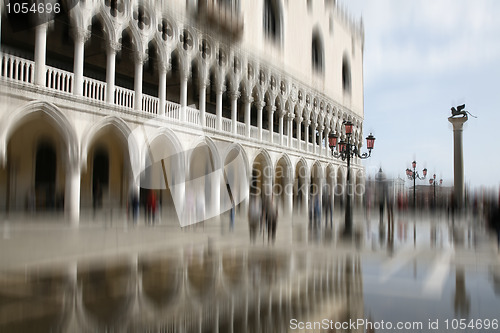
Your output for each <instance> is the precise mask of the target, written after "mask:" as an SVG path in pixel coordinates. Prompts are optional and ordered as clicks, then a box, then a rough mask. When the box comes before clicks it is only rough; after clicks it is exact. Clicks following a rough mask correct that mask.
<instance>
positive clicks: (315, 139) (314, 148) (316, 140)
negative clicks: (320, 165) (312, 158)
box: [311, 122, 318, 154]
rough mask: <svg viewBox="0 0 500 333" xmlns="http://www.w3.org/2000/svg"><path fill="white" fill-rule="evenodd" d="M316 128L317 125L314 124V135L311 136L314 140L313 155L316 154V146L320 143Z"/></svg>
mask: <svg viewBox="0 0 500 333" xmlns="http://www.w3.org/2000/svg"><path fill="white" fill-rule="evenodd" d="M316 126H317V124H316V123H315V122H313V123H312V133H311V134H312V135H311V136H312V140H311V141H312V144H313V145H312V146H313V151H312V152H313V154H316V145H317V143H318V139H317V138H316Z"/></svg>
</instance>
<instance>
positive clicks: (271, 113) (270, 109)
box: [267, 105, 276, 143]
mask: <svg viewBox="0 0 500 333" xmlns="http://www.w3.org/2000/svg"><path fill="white" fill-rule="evenodd" d="M274 111H276V107H275V106H274V105H268V106H267V116H268V125H269V126H268V127H269V142H271V143H273V133H274V132H273V127H274V124H273V120H274Z"/></svg>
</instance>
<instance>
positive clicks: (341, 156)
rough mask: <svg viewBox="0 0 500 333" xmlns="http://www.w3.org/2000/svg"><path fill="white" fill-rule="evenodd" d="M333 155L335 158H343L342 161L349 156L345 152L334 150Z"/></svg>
mask: <svg viewBox="0 0 500 333" xmlns="http://www.w3.org/2000/svg"><path fill="white" fill-rule="evenodd" d="M332 156H333V157H335V158H340V159H342V161H345V159H346V158H347V155H346V154H345V153H342V152H337V151H332Z"/></svg>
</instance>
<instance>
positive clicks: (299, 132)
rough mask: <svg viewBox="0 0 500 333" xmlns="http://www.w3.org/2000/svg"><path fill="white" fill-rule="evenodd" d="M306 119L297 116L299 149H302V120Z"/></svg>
mask: <svg viewBox="0 0 500 333" xmlns="http://www.w3.org/2000/svg"><path fill="white" fill-rule="evenodd" d="M303 120H304V118H302V117H297V149H300V148H301V145H302V144H301V142H300V141H301V140H302V138H301V136H302V121H303Z"/></svg>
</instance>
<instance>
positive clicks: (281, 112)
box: [278, 110, 286, 146]
mask: <svg viewBox="0 0 500 333" xmlns="http://www.w3.org/2000/svg"><path fill="white" fill-rule="evenodd" d="M285 113H286V111H285V110H280V113H279V115H280V119H279V124H278V126H279V134H280V146H283V117H284V116H285Z"/></svg>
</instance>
